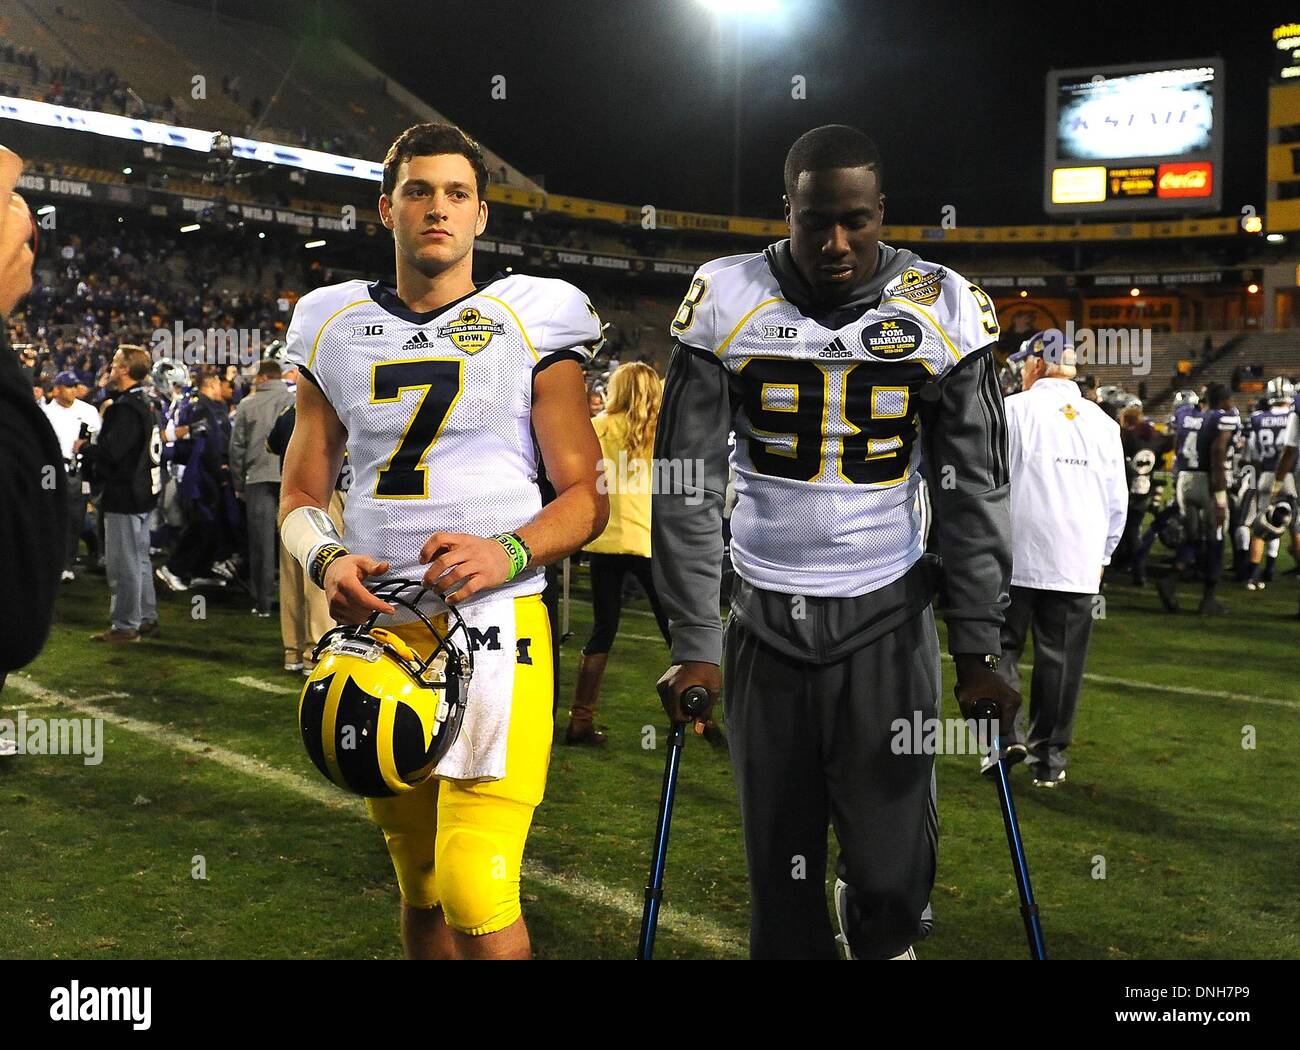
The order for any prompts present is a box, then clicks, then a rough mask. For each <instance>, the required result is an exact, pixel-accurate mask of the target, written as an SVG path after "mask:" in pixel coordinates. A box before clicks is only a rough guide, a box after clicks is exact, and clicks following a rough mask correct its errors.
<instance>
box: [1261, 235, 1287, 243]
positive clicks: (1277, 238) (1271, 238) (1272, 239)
mask: <svg viewBox="0 0 1300 1050" xmlns="http://www.w3.org/2000/svg"><path fill="white" fill-rule="evenodd" d="M1264 240H1266V241H1268V243H1269V244H1282V243H1283V242H1284V241H1285V240H1286V234H1283V233H1270V234H1269V235H1268V236H1267V237H1265V238H1264Z"/></svg>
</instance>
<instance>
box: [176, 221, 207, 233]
mask: <svg viewBox="0 0 1300 1050" xmlns="http://www.w3.org/2000/svg"><path fill="white" fill-rule="evenodd" d="M202 228H203V227H201V226H200V225H199V224H198V223H197V222H192V223H190V224H189V225H188V226H182V227H181V233H193V232H194V231H195V230H200V229H202Z"/></svg>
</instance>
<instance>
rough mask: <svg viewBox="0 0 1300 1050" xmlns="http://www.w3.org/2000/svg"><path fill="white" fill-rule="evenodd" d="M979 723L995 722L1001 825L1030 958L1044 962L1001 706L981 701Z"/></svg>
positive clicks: (977, 707) (977, 711) (993, 742)
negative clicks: (1001, 729)
mask: <svg viewBox="0 0 1300 1050" xmlns="http://www.w3.org/2000/svg"><path fill="white" fill-rule="evenodd" d="M975 718H976V721H977V722H982V721H985V720H988V721H991V722H992V723H993V726H992V731H991V733H990V743H991V746H992V748H993V750H992V752H991V753H992V754H994V755H996V756H998V758H997V762H996V763H995V767H994V775H993V779H994V781H995V782H996V784H997V788H998V802H999V803H1000V804H1001V806H1002V823H1003V825H1004V826H1005V827H1006V829H1007V845H1008V846H1009V847H1010V848H1011V869H1012V871H1013V872H1014V873H1015V876H1016V890H1017V892H1018V893H1019V894H1020V914H1021V917H1022V918H1023V919H1024V920H1025V936H1026V937H1027V938H1028V940H1029V957H1030V958H1031V959H1034V960H1035V961H1039V962H1041V961H1042V960H1044V959H1046V958H1047V948H1046V947H1045V946H1044V944H1043V927H1042V925H1041V924H1040V923H1039V921H1038V905H1037V904H1035V903H1034V888H1033V886H1031V885H1030V884H1029V864H1028V862H1027V861H1026V860H1025V847H1024V843H1023V842H1021V840H1020V822H1019V821H1018V820H1016V805H1015V803H1014V802H1013V801H1012V800H1011V780H1010V778H1009V777H1008V776H1007V766H1006V763H1005V762H1003V761H1002V741H1001V739H1000V734H999V725H1000V718H999V715H998V705H997V704H996V703H994V702H993V701H992V700H979V701H977V702H976V704H975Z"/></svg>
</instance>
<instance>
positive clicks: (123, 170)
mask: <svg viewBox="0 0 1300 1050" xmlns="http://www.w3.org/2000/svg"><path fill="white" fill-rule="evenodd" d="M122 174H123V175H130V174H131V169H130V168H123V169H122Z"/></svg>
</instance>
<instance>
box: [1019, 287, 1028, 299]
mask: <svg viewBox="0 0 1300 1050" xmlns="http://www.w3.org/2000/svg"><path fill="white" fill-rule="evenodd" d="M1020 298H1021V299H1028V298H1029V293H1028V292H1027V291H1025V290H1024V289H1023V288H1021V289H1020Z"/></svg>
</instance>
